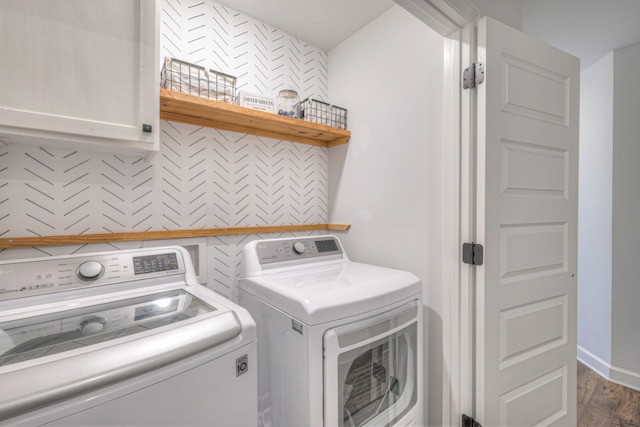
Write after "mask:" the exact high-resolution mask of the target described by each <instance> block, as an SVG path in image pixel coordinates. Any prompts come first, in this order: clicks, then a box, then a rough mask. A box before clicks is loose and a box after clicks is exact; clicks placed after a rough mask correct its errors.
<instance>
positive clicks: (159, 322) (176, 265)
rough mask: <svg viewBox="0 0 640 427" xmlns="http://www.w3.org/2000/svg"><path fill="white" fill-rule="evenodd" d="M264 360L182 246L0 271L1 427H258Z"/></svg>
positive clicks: (238, 311) (18, 264)
mask: <svg viewBox="0 0 640 427" xmlns="http://www.w3.org/2000/svg"><path fill="white" fill-rule="evenodd" d="M256 351H257V342H256V327H255V322H254V321H253V319H252V318H251V316H250V315H249V313H247V311H246V310H244V309H243V308H241V307H239V306H237V305H236V304H234V303H232V302H231V301H229V300H227V299H226V298H224V297H222V296H220V295H217V294H216V293H214V292H213V291H211V290H209V289H207V288H205V287H203V286H202V285H200V284H198V283H197V281H196V277H195V274H194V271H193V266H192V264H191V259H190V257H189V254H188V253H187V252H186V250H184V249H183V248H178V247H164V248H153V249H138V250H129V251H118V252H109V253H95V254H88V255H76V256H65V257H48V258H39V259H29V260H21V261H10V262H2V263H0V425H3V426H5V425H8V426H29V427H31V426H40V425H47V426H71V425H74V426H95V425H101V426H132V425H135V426H143V425H147V426H186V425H188V426H212V425H215V426H225V427H227V426H242V427H245V426H256V425H257V369H256V367H257V366H256Z"/></svg>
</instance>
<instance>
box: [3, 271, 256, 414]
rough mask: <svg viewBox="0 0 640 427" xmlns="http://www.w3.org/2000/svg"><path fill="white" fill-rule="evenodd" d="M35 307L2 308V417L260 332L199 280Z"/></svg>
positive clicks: (246, 316)
mask: <svg viewBox="0 0 640 427" xmlns="http://www.w3.org/2000/svg"><path fill="white" fill-rule="evenodd" d="M93 291H95V289H93ZM93 301H96V303H94V302H93ZM33 313H34V314H33V315H29V313H22V314H21V315H20V316H18V317H16V315H9V314H5V313H3V312H1V311H0V345H2V348H0V352H1V354H0V377H1V378H2V381H0V419H5V418H9V417H12V416H15V415H18V414H20V413H23V412H27V411H30V410H33V409H36V408H39V407H42V406H45V405H48V404H50V403H51V402H56V401H59V400H62V399H65V398H67V397H69V396H73V395H78V394H81V393H85V392H88V391H90V390H93V389H95V388H98V387H102V386H106V385H108V384H112V383H114V382H117V381H121V380H123V379H126V378H131V377H134V376H136V375H139V374H142V373H144V372H148V371H151V370H153V369H158V368H160V367H162V366H165V365H169V364H171V363H175V362H178V361H180V360H182V359H185V358H187V357H190V356H192V355H194V354H197V353H200V352H203V351H206V350H209V349H214V348H216V347H217V346H220V345H222V344H223V343H224V344H225V345H226V346H227V347H228V344H229V343H231V342H232V341H231V340H233V346H234V347H239V346H241V345H244V344H245V343H244V342H242V341H244V340H245V339H255V323H253V320H251V319H250V317H249V314H248V313H246V314H245V310H244V309H242V308H240V307H238V306H236V305H235V304H233V303H231V302H230V301H228V300H226V299H225V298H222V297H220V296H217V295H215V294H214V293H213V292H212V291H210V290H208V289H205V288H203V287H199V285H198V286H197V287H196V286H189V287H188V286H184V285H180V284H178V285H174V286H172V287H167V286H160V287H152V288H144V289H134V290H130V291H127V292H120V293H112V294H107V295H97V296H93V297H84V298H78V299H75V300H62V301H59V302H57V303H56V305H55V306H53V307H52V305H51V304H49V305H43V306H34V307H33ZM227 350H228V348H227ZM34 378H37V380H36V381H34V380H33V379H34Z"/></svg>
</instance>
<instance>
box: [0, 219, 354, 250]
mask: <svg viewBox="0 0 640 427" xmlns="http://www.w3.org/2000/svg"><path fill="white" fill-rule="evenodd" d="M350 227H351V226H350V225H346V224H303V225H274V226H265V227H238V228H203V229H200V230H162V231H132V232H126V233H102V234H73V235H67V236H36V237H7V238H2V239H0V249H6V248H24V247H33V246H35V247H39V246H61V245H86V244H89V243H107V242H126V241H135V240H163V239H180V238H188V237H207V236H231V235H237V234H262V233H287V232H298V231H318V230H334V231H346V230H348V229H349V228H350Z"/></svg>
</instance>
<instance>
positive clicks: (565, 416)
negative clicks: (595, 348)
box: [475, 18, 580, 426]
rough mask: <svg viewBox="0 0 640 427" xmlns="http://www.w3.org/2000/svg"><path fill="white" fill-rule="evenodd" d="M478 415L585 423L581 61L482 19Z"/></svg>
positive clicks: (492, 421)
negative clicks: (580, 360) (579, 308)
mask: <svg viewBox="0 0 640 427" xmlns="http://www.w3.org/2000/svg"><path fill="white" fill-rule="evenodd" d="M478 60H479V62H482V63H484V64H485V72H486V75H485V82H484V84H482V85H480V86H479V87H478V89H477V102H478V105H477V113H478V129H477V138H478V139H477V159H478V164H477V188H476V195H477V199H476V200H477V223H476V227H477V241H478V242H480V243H482V244H484V246H485V262H484V265H483V266H480V267H476V285H477V294H476V303H477V305H476V310H477V311H476V331H475V332H476V341H475V345H476V366H475V368H476V377H475V381H476V388H475V411H476V418H477V419H478V421H479V422H480V423H482V425H484V426H529V425H563V426H570V425H575V423H576V285H577V279H576V277H575V273H576V268H577V266H576V263H577V212H578V200H577V197H578V191H577V190H578V187H577V183H578V90H579V75H580V66H579V61H578V60H577V59H576V58H574V57H572V56H570V55H568V54H566V53H564V52H561V51H559V50H557V49H555V48H552V47H550V46H548V45H545V44H543V43H542V42H539V41H537V40H535V39H532V38H531V37H529V36H527V35H525V34H523V33H521V32H519V31H517V30H514V29H512V28H510V27H508V26H506V25H504V24H501V23H499V22H497V21H494V20H491V19H490V18H482V19H481V20H480V21H479V23H478Z"/></svg>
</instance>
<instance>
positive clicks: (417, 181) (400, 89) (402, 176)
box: [328, 6, 448, 425]
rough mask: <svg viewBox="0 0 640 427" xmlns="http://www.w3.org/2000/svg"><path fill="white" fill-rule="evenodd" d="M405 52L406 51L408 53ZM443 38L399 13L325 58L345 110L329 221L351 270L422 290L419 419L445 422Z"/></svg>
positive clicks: (334, 153)
mask: <svg viewBox="0 0 640 427" xmlns="http://www.w3.org/2000/svg"><path fill="white" fill-rule="evenodd" d="M407 46H410V47H411V48H410V49H408V48H406V47H407ZM442 52H443V38H442V37H441V36H440V35H439V34H437V33H435V32H434V31H433V30H431V29H430V28H429V27H427V26H426V25H424V24H423V23H422V22H420V21H418V20H417V19H416V18H415V17H413V16H412V15H410V14H409V13H408V12H406V11H405V10H404V9H402V8H400V7H399V6H393V7H392V8H391V9H389V10H388V11H387V12H385V13H384V14H383V15H381V16H380V17H379V18H378V19H376V20H375V21H373V22H372V23H370V24H369V25H367V26H366V27H364V28H363V29H361V30H360V31H359V32H358V33H356V34H355V35H353V36H352V37H351V38H349V39H348V40H346V41H344V42H343V43H341V44H340V45H338V46H337V47H335V48H333V49H331V50H330V51H329V52H328V57H329V96H330V98H331V99H333V100H335V102H338V103H342V104H344V105H349V108H350V109H349V123H350V128H351V129H352V132H353V135H352V138H351V140H350V142H349V144H348V147H334V148H332V149H331V150H330V152H329V206H330V213H329V221H330V222H336V223H340V222H344V221H347V220H348V221H349V223H351V224H352V226H351V229H350V230H349V231H348V232H347V233H345V234H344V235H340V238H341V240H342V241H343V243H344V246H345V248H346V250H347V251H348V253H349V254H350V256H351V258H352V259H354V260H356V261H362V262H368V263H373V264H378V265H382V266H386V267H391V268H398V269H402V270H407V271H410V272H412V273H414V274H416V275H417V276H418V277H419V278H420V279H421V280H422V282H423V295H424V313H425V316H424V317H425V328H424V343H425V352H424V356H425V360H424V363H425V367H427V366H428V372H427V369H426V368H425V378H426V379H427V380H425V392H424V399H425V400H424V402H425V406H424V407H425V414H428V425H440V424H441V422H442V416H443V409H442V408H443V395H444V394H445V391H443V384H446V383H447V377H448V373H447V367H446V366H444V362H443V360H444V359H443V348H442V345H443V344H442V343H443V336H442V334H443V331H442V327H443V325H442V316H443V310H444V307H443V302H442V292H443V285H442V283H443V280H442V275H443V271H442V265H443V263H442V259H443V250H442V244H443V241H442V239H443V233H444V230H443V217H442V212H443V208H442V206H443V202H442V200H443V197H445V195H444V194H443V188H442V186H443V164H444V162H443V141H442V132H443V125H442V117H443V86H442V82H443V54H442Z"/></svg>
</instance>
